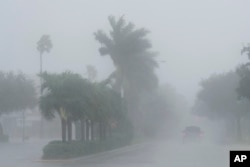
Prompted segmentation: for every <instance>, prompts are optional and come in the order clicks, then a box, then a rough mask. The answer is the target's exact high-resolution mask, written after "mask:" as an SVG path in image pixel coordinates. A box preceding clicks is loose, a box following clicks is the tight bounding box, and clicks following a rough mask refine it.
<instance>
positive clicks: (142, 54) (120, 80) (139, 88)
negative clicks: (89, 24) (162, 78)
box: [94, 16, 158, 118]
mask: <svg viewBox="0 0 250 167" xmlns="http://www.w3.org/2000/svg"><path fill="white" fill-rule="evenodd" d="M108 20H109V23H110V25H111V31H110V33H109V35H108V34H106V33H104V32H103V31H101V30H99V31H97V32H96V33H94V36H95V39H96V40H97V41H98V42H99V43H100V44H101V47H100V48H99V52H100V54H101V55H103V56H104V55H109V56H110V58H111V59H112V61H113V64H114V66H115V68H116V71H115V72H114V73H113V74H112V75H111V76H110V77H114V78H115V80H116V83H115V85H114V87H115V89H116V90H117V91H118V92H119V93H122V92H123V93H124V97H125V99H126V101H127V104H128V110H129V112H130V113H136V112H137V109H136V108H137V107H138V106H137V104H138V100H139V99H140V96H142V94H143V93H144V92H148V91H151V90H153V89H154V88H156V87H157V86H158V79H157V77H156V75H155V73H154V69H155V68H156V67H158V63H157V62H156V60H155V59H154V57H155V56H156V53H155V52H152V51H150V49H151V48H152V45H151V42H150V41H149V40H148V39H147V38H146V36H147V34H148V33H149V31H147V30H146V29H144V28H140V29H135V25H134V24H133V23H131V22H129V23H127V22H126V21H125V20H124V18H123V17H120V18H119V19H118V20H116V19H115V17H113V16H110V17H109V18H108ZM109 79H110V78H109ZM107 81H108V80H106V82H107ZM133 117H134V115H133V114H132V118H133Z"/></svg>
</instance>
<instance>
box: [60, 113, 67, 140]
mask: <svg viewBox="0 0 250 167" xmlns="http://www.w3.org/2000/svg"><path fill="white" fill-rule="evenodd" d="M61 127H62V141H63V142H66V128H67V125H66V120H65V119H63V118H61Z"/></svg>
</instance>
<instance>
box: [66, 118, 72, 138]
mask: <svg viewBox="0 0 250 167" xmlns="http://www.w3.org/2000/svg"><path fill="white" fill-rule="evenodd" d="M67 127H68V141H69V142H71V141H72V121H71V119H69V118H68V119H67Z"/></svg>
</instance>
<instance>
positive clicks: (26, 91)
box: [0, 72, 37, 136]
mask: <svg viewBox="0 0 250 167" xmlns="http://www.w3.org/2000/svg"><path fill="white" fill-rule="evenodd" d="M36 103H37V98H36V92H35V88H34V83H33V81H32V80H30V79H28V78H27V77H26V76H25V75H24V74H23V73H16V74H15V73H13V72H7V73H6V72H0V114H4V113H5V114H7V113H9V112H14V111H24V110H25V109H28V108H33V107H35V106H36ZM0 129H2V128H1V124H0ZM1 135H3V134H1V133H0V136H1Z"/></svg>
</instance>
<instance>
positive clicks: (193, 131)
mask: <svg viewBox="0 0 250 167" xmlns="http://www.w3.org/2000/svg"><path fill="white" fill-rule="evenodd" d="M182 133H183V137H182V141H183V143H186V142H200V141H201V139H202V137H203V131H202V130H201V128H200V127H198V126H187V127H186V128H185V129H184V130H183V131H182Z"/></svg>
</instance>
